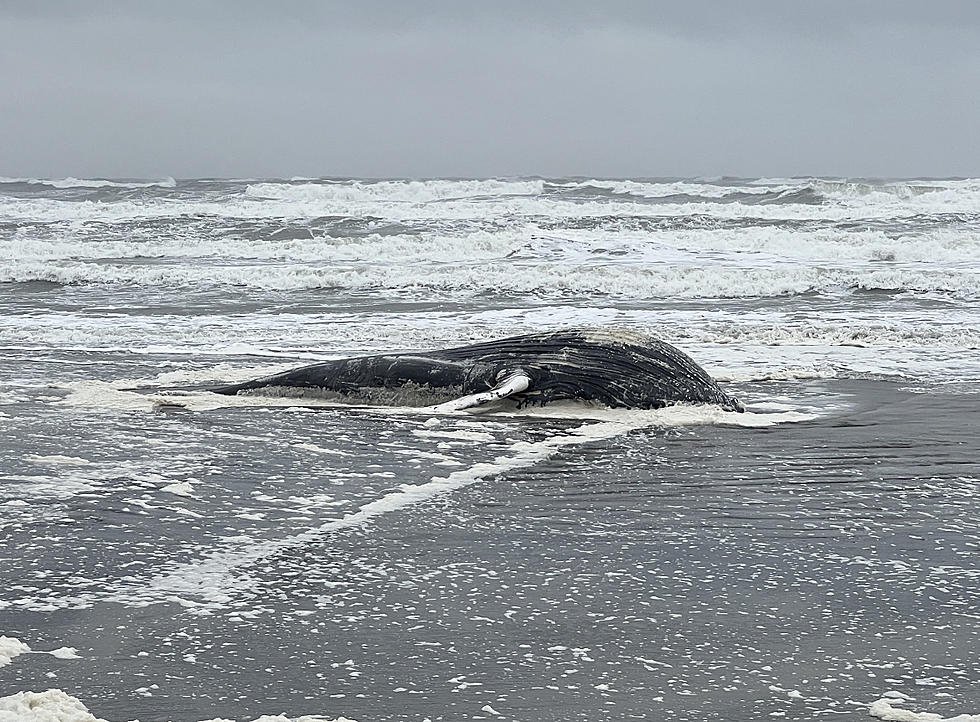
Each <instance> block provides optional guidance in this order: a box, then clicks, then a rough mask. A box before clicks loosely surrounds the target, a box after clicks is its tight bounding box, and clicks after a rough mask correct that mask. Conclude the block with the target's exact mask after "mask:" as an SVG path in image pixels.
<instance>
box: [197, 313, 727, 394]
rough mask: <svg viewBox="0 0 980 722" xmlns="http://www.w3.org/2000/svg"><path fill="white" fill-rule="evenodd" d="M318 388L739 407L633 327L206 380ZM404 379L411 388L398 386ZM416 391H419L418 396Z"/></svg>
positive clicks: (224, 390) (237, 388)
mask: <svg viewBox="0 0 980 722" xmlns="http://www.w3.org/2000/svg"><path fill="white" fill-rule="evenodd" d="M260 389H262V390H266V391H265V392H266V393H277V394H280V395H282V394H289V395H294V394H297V393H298V394H300V395H303V394H305V393H324V394H327V395H335V396H336V397H338V398H346V399H348V400H358V399H370V400H374V401H378V400H379V399H384V400H385V401H384V402H387V403H403V404H404V403H406V402H405V399H406V398H407V397H409V396H410V397H411V398H412V399H414V400H416V401H415V402H414V404H413V403H412V402H408V403H407V404H406V405H428V404H432V403H433V402H434V403H435V404H436V405H435V406H434V409H435V410H437V411H458V410H461V409H467V408H472V407H475V406H482V405H485V404H488V403H491V402H494V401H498V400H501V399H510V400H511V401H512V402H516V403H517V405H518V406H529V405H541V404H547V403H549V402H552V401H560V400H578V401H590V402H596V403H600V404H604V405H606V406H609V407H612V408H635V409H657V408H661V407H663V406H669V405H671V404H677V403H693V404H717V405H719V406H722V407H723V408H724V409H726V410H728V411H744V407H743V406H742V404H741V403H740V402H739V400H738V399H737V398H735V397H734V396H729V395H728V394H726V393H725V392H724V391H722V389H721V387H719V386H718V384H717V383H715V381H714V380H712V378H711V377H710V376H709V375H708V374H707V373H706V372H705V370H704V369H702V368H701V367H700V366H698V364H696V363H695V362H694V360H693V359H691V358H690V357H689V356H687V355H686V354H685V353H683V352H681V351H679V350H678V349H676V348H674V347H673V346H671V345H670V344H668V343H665V342H663V341H660V340H658V339H656V338H653V337H652V336H648V335H645V334H642V333H637V332H633V331H602V330H593V329H585V330H563V331H553V332H547V333H535V334H528V335H525V336H513V337H510V338H503V339H499V340H496V341H487V342H485V343H477V344H473V345H471V346H459V347H456V348H449V349H443V350H437V351H419V352H413V353H399V354H380V355H374V356H360V357H356V358H348V359H338V360H334V361H326V362H324V363H318V364H314V365H312V366H304V367H302V368H298V369H293V370H292V371H286V372H284V373H280V374H275V375H273V376H265V377H263V378H259V379H255V380H253V381H246V382H245V383H240V384H233V385H230V386H223V387H221V388H216V389H212V391H214V392H216V393H219V394H237V393H241V392H251V391H256V390H260ZM405 389H410V390H412V391H413V393H412V394H409V395H405V394H401V395H399V394H400V392H401V391H404V390H405ZM418 399H424V402H422V403H421V404H420V403H419V402H418V401H417V400H418Z"/></svg>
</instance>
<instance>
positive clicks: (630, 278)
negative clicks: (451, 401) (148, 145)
mask: <svg viewBox="0 0 980 722" xmlns="http://www.w3.org/2000/svg"><path fill="white" fill-rule="evenodd" d="M978 294H980V180H975V179H895V180H874V179H829V178H711V179H704V178H701V179H682V178H669V179H586V178H558V179H555V178H547V179H546V178H515V179H435V180H400V179H389V180H365V179H337V178H320V179H309V178H294V179H289V180H284V179H237V180H222V179H195V180H175V179H172V178H167V179H161V180H145V179H143V180H109V179H75V178H68V179H57V180H49V179H23V178H21V179H18V178H3V179H0V350H2V352H3V353H2V355H0V429H2V435H0V529H2V531H3V536H2V537H0V560H2V562H3V563H2V564H0V635H5V636H3V637H0V640H2V641H0V665H2V666H0V693H2V694H0V698H2V699H0V710H4V709H9V710H15V711H13V712H11V714H15V715H16V714H21V713H23V709H25V707H24V705H27V704H28V702H26V701H25V698H24V695H23V694H21V693H27V692H29V691H31V690H34V691H36V692H39V693H41V692H42V691H43V690H47V689H60V690H62V691H61V692H57V693H55V692H52V693H43V694H44V695H46V696H43V695H42V697H39V698H36V699H34V702H31V704H35V705H36V706H38V707H39V708H42V709H47V710H49V711H52V712H53V713H56V714H58V715H61V717H59V718H60V719H83V718H84V715H85V714H88V712H86V711H85V706H87V708H88V709H90V710H91V711H92V713H94V714H96V715H98V716H100V717H104V718H107V719H110V720H117V719H131V718H134V717H139V718H140V719H143V720H150V719H174V720H188V721H190V720H195V721H196V720H201V719H206V718H211V717H215V716H224V717H230V718H235V719H242V720H244V719H253V718H255V717H257V716H258V715H261V714H265V713H269V712H283V713H284V714H286V715H287V716H289V717H291V718H296V717H298V716H300V715H302V714H316V715H321V716H325V717H327V718H337V717H340V716H346V717H349V718H354V719H360V720H367V719H419V720H423V719H432V720H435V719H481V718H482V719H491V718H497V717H500V718H511V719H538V720H548V719H554V720H567V719H583V720H585V719H588V720H592V719H630V718H637V719H649V718H656V717H662V718H670V719H678V720H681V719H691V720H701V719H726V720H731V719H745V720H749V719H753V720H754V719H760V718H762V717H768V716H784V717H795V718H799V719H810V718H813V716H815V715H824V714H831V713H832V714H834V715H835V716H844V717H845V718H853V719H859V718H864V717H866V716H867V714H868V713H869V711H870V712H872V713H873V714H876V715H877V716H879V717H881V718H884V719H887V718H889V715H895V714H899V713H898V712H896V711H895V710H896V709H897V708H898V707H899V705H901V704H903V700H904V705H905V706H906V707H907V708H908V709H909V710H913V711H914V710H919V711H924V710H927V709H928V710H931V711H933V712H936V713H937V714H940V716H941V717H952V716H953V715H954V714H958V713H971V712H972V713H976V712H977V710H978V709H980V696H978V694H977V692H976V690H977V689H978V685H980V677H978V676H977V671H976V665H975V658H974V656H975V651H974V650H975V649H976V647H977V643H978V641H980V640H978V638H977V632H976V629H977V627H976V620H977V611H976V610H977V609H978V608H980V596H978V594H977V592H976V591H975V587H976V584H975V580H976V575H977V570H976V565H975V564H974V563H973V559H974V557H975V552H976V550H977V548H978V544H980V525H978V523H977V521H976V519H978V518H980V514H978V512H980V508H978V507H980V501H978V498H980V497H978V494H977V484H978V479H980V468H978V464H977V461H976V459H977V453H978V452H980V445H978V442H977V441H976V438H977V434H978V433H980V425H978V416H977V412H976V402H977V401H978V392H980V361H978V353H977V349H978V348H980V314H977V312H976V310H975V307H976V303H977V296H978ZM567 326H593V327H603V328H633V329H639V330H642V331H644V332H648V333H653V334H655V335H657V336H659V337H660V338H663V339H664V340H666V341H669V342H671V343H674V344H675V345H677V346H679V347H680V348H682V349H683V350H684V351H686V352H687V353H689V354H690V355H691V356H693V357H694V358H695V359H696V360H697V361H698V362H700V363H701V364H702V365H704V366H705V368H706V369H707V370H708V371H709V372H710V373H711V374H712V375H713V376H715V377H716V378H717V379H719V380H720V381H722V382H723V383H724V384H725V385H726V386H727V387H729V388H730V389H731V391H732V392H733V393H736V394H737V395H738V396H739V397H740V398H741V399H742V400H743V401H745V403H746V404H747V406H748V413H746V414H744V415H735V414H726V413H724V412H721V411H719V410H716V409H710V408H700V409H699V408H684V407H677V408H673V409H667V410H663V411H659V412H642V413H640V412H623V411H616V412H614V411H609V410H604V409H596V408H582V407H570V408H569V407H558V408H546V409H544V410H539V411H534V412H531V413H527V412H524V413H521V414H518V415H514V414H508V413H491V414H479V415H475V416H472V415H466V414H464V415H461V416H458V417H439V416H432V415H426V414H424V413H420V412H418V411H415V410H410V409H398V408H394V409H387V408H344V407H338V406H337V405H336V404H335V403H331V402H327V401H317V400H315V399H288V398H266V399H262V398H258V397H256V398H252V397H247V398H245V397H239V398H230V399H229V398H226V397H215V396H214V395H211V394H208V393H206V391H204V390H203V389H205V388H206V387H207V386H208V385H211V384H216V383H226V382H233V381H239V380H243V379H246V378H250V377H253V376H257V375H261V374H266V373H272V372H276V371H279V370H283V369H286V368H290V367H293V366H296V365H300V364H303V363H311V362H314V361H316V360H320V359H327V358H336V357H339V356H344V355H350V354H358V353H371V352H375V351H404V350H411V349H418V348H422V349H424V348H434V347H440V346H448V345H457V344H462V343H467V342H470V341H476V340H484V339H487V338H493V337H496V336H504V335H510V334H516V333H527V332H532V331H535V330H546V329H554V328H562V327H567ZM40 652H47V654H42V653H40ZM5 660H7V661H5ZM18 695H20V696H18ZM69 695H72V696H74V697H77V698H78V699H79V700H82V702H76V701H73V700H72V697H71V696H69ZM83 702H84V705H85V706H83V705H82V703H83ZM3 705H6V707H4V706H3ZM17 705H21V706H20V707H17ZM16 710H20V712H17V711H16ZM3 714H4V713H3V712H2V711H0V716H2V715H3ZM902 714H913V712H907V713H902ZM915 714H918V713H917V712H916V713H915ZM15 718H16V717H15ZM922 719H927V717H922Z"/></svg>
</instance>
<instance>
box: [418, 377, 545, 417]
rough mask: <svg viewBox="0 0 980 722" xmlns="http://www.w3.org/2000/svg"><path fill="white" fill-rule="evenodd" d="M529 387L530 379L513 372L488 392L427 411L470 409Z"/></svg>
mask: <svg viewBox="0 0 980 722" xmlns="http://www.w3.org/2000/svg"><path fill="white" fill-rule="evenodd" d="M530 386H531V377H530V376H528V375H527V374H526V373H524V372H523V371H515V372H514V373H512V374H510V375H509V376H507V377H506V378H505V379H504V380H503V381H501V382H500V383H499V384H497V385H496V386H494V387H493V388H492V389H490V390H489V391H483V392H481V393H478V394H470V395H469V396H461V397H460V398H458V399H453V400H452V401H447V402H446V403H444V404H438V405H436V406H430V407H429V411H437V412H440V413H442V412H448V411H462V410H463V409H471V408H473V407H474V406H483V405H484V404H489V403H490V402H491V401H496V400H497V399H505V398H507V397H508V396H510V395H511V394H519V393H521V392H523V391H527V390H528V388H530Z"/></svg>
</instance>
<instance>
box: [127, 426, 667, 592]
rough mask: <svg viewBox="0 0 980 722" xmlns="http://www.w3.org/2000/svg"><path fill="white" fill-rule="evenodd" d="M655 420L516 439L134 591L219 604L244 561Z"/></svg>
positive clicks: (237, 581)
mask: <svg viewBox="0 0 980 722" xmlns="http://www.w3.org/2000/svg"><path fill="white" fill-rule="evenodd" d="M641 418H642V419H644V421H643V422H642V423H640V422H639V421H638V419H641ZM652 422H653V419H652V417H635V418H634V419H632V423H627V422H624V421H604V422H599V423H594V424H586V425H583V426H581V427H579V428H577V429H574V430H572V431H570V432H567V433H564V434H560V435H556V436H553V437H551V438H548V439H545V440H543V441H538V442H523V441H522V442H517V443H514V444H513V445H512V446H511V447H510V449H509V450H508V453H507V454H505V455H502V456H498V457H497V458H495V459H493V460H492V461H487V462H482V463H478V464H474V465H473V466H471V467H469V468H467V469H462V470H459V471H455V472H453V473H451V474H449V475H448V476H444V477H442V476H434V477H432V478H431V479H430V480H429V481H428V482H426V483H422V484H418V485H410V484H403V485H402V486H401V487H400V488H399V489H398V490H397V491H392V492H390V493H388V494H386V495H384V496H382V497H380V498H378V499H376V500H374V501H371V502H369V503H367V504H365V505H364V506H362V507H361V508H360V509H358V510H357V511H355V512H353V513H350V514H348V515H346V516H344V517H342V518H340V519H335V520H332V521H329V522H326V523H324V524H322V525H320V526H318V527H316V528H314V529H310V530H307V531H305V532H302V533H300V534H295V535H293V536H288V537H283V538H280V539H273V540H267V541H260V540H256V539H252V538H250V537H241V538H239V539H236V540H234V542H233V543H232V544H231V548H229V549H226V550H222V551H218V552H215V553H213V554H211V555H210V556H209V557H207V558H205V559H202V560H199V561H195V562H191V563H189V564H184V565H182V566H180V567H177V568H176V569H174V570H173V571H171V572H169V573H167V574H164V575H161V576H158V577H156V578H154V579H152V580H151V581H150V582H149V584H148V585H147V586H146V587H145V588H144V589H141V590H134V595H135V597H136V598H137V599H143V600H145V601H146V602H148V603H152V602H163V601H168V600H170V599H171V598H173V597H179V598H182V599H186V598H188V597H190V598H192V600H200V601H202V602H203V603H204V604H205V605H206V606H219V607H220V606H222V605H224V604H226V603H228V602H229V601H230V600H232V599H233V598H234V597H235V596H236V595H238V594H242V593H245V592H247V591H248V590H250V589H252V588H254V587H255V586H256V585H257V583H258V581H257V580H256V579H255V578H254V577H251V576H250V575H249V574H248V572H247V571H239V570H242V568H243V567H248V566H250V565H253V564H255V563H257V562H259V561H261V560H263V559H267V558H269V557H271V556H273V555H275V554H278V553H280V552H283V551H286V550H288V549H292V548H295V547H301V546H305V545H308V544H313V543H316V542H318V541H320V540H321V539H322V538H323V537H325V536H327V535H329V534H333V533H337V532H340V531H343V530H345V529H350V528H353V527H361V526H364V525H365V524H368V523H370V522H372V521H374V520H376V519H378V518H379V517H381V516H384V515H386V514H390V513H393V512H398V511H402V510H404V509H406V508H409V507H412V506H415V505H417V504H421V503H424V502H427V501H429V500H431V499H434V498H435V497H438V496H442V495H445V494H448V493H451V492H453V491H457V490H459V489H462V488H463V487H466V486H468V485H470V484H473V483H474V482H477V481H481V480H485V479H489V478H492V477H494V476H499V475H501V474H505V473H507V472H509V471H514V470H516V469H520V468H525V467H529V466H532V465H534V464H536V463H538V462H539V461H541V460H543V459H546V458H548V457H549V456H551V455H552V454H554V453H555V452H556V451H558V450H559V449H562V448H564V447H567V446H572V445H579V444H584V443H589V442H595V441H601V440H604V439H609V438H613V437H615V436H619V435H621V434H624V433H626V432H628V431H631V430H633V429H636V428H642V426H643V425H646V424H647V423H652Z"/></svg>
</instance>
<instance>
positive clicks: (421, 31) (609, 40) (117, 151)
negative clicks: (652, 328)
mask: <svg viewBox="0 0 980 722" xmlns="http://www.w3.org/2000/svg"><path fill="white" fill-rule="evenodd" d="M978 41H980V5H977V4H975V3H966V2H962V3H956V2H947V3H943V2H940V3H931V4H929V5H928V6H926V5H924V4H920V3H906V2H870V1H869V2H848V3H844V2H823V3H810V4H803V3H777V2H748V3H706V2H704V3H698V2H694V3H692V2H687V3H594V2H593V3H584V2H583V3H579V2H535V3H516V2H504V3H499V2H498V3H475V2H412V3H403V2H380V1H378V2H361V3H355V2H350V3H322V2H287V3H276V4H273V3H258V2H217V1H214V2H200V3H174V2H168V3H143V2H141V3H124V2H117V3H116V2H114V3H108V2H104V3H67V2H66V3H7V4H3V5H0V62H2V64H3V67H4V68H5V69H6V72H5V73H4V74H3V75H2V76H0V78H2V79H0V91H2V96H3V97H4V98H5V99H6V100H5V101H4V102H5V104H6V105H7V106H8V111H7V112H4V113H3V114H2V115H0V134H2V137H3V138H4V139H9V140H10V142H4V143H3V144H2V145H0V175H48V176H59V175H89V176H91V175H111V176H162V175H174V176H178V177H181V176H201V175H208V176H211V175H233V176H246V175H247V176H254V175H278V176H290V175H294V174H299V175H373V176H431V175H457V176H459V175H520V174H528V175H562V174H576V175H632V176H659V175H719V174H740V175H788V174H809V173H814V174H829V175H833V174H850V175H880V176H897V175H977V174H978V170H977V169H978V164H980V145H978V141H977V140H976V134H975V131H974V129H975V128H976V127H977V126H978V122H980V107H978V104H977V102H976V100H975V89H976V88H978V87H980V42H978Z"/></svg>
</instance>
